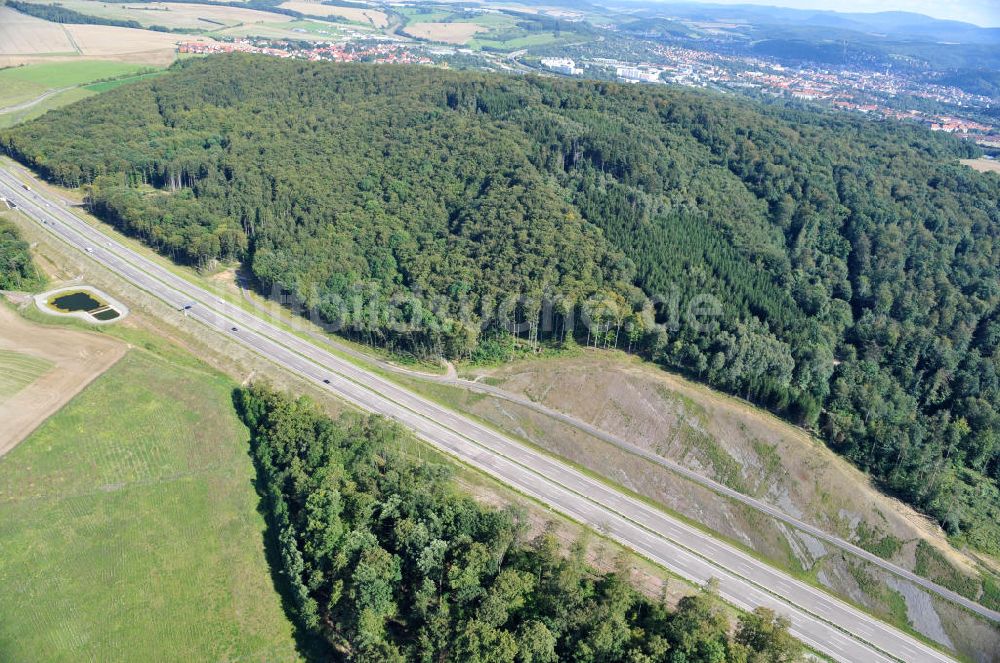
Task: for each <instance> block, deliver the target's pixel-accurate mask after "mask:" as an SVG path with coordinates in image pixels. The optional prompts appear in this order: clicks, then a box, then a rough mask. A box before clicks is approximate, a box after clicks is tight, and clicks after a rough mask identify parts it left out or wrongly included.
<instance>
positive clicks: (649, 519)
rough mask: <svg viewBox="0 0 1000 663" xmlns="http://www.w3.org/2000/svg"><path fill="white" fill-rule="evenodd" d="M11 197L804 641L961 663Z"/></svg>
mask: <svg viewBox="0 0 1000 663" xmlns="http://www.w3.org/2000/svg"><path fill="white" fill-rule="evenodd" d="M0 194H2V195H5V196H6V197H7V198H9V199H11V200H13V201H15V202H16V203H17V204H18V205H19V206H20V207H21V208H22V209H23V210H24V211H25V212H26V213H28V214H29V215H30V216H31V217H33V218H35V219H36V220H38V221H40V222H42V223H43V224H44V227H46V228H48V229H49V230H50V231H51V232H53V233H54V234H56V235H57V236H59V237H60V238H62V239H63V240H64V241H66V242H68V243H70V244H72V245H74V246H76V247H78V248H80V249H81V250H84V251H87V253H88V254H89V255H90V256H91V257H93V258H94V259H95V260H98V261H99V262H101V263H102V264H104V265H105V266H107V267H109V268H110V269H112V270H113V271H115V272H117V273H118V274H120V275H121V276H123V277H124V278H126V279H127V280H129V281H130V282H132V283H134V284H135V285H137V286H138V287H140V288H142V289H143V290H145V291H147V292H149V293H151V294H153V295H155V296H157V297H159V298H160V299H162V300H163V301H165V302H167V303H168V304H170V305H172V306H174V307H175V308H178V309H180V308H182V307H183V306H185V305H186V304H190V303H193V307H192V309H191V310H190V311H188V312H187V313H188V315H190V316H191V317H192V318H194V319H196V320H198V321H199V322H202V323H204V324H206V325H208V326H209V327H212V328H214V329H217V330H219V331H221V332H223V333H226V334H228V335H229V336H230V337H231V338H233V340H235V341H236V342H238V343H240V344H242V345H244V346H246V347H248V348H250V349H252V350H254V351H255V352H258V353H260V354H262V355H263V356H265V357H268V358H269V359H271V360H273V361H275V362H276V363H278V364H280V365H281V366H283V367H285V368H287V369H289V370H292V371H294V372H296V373H298V374H300V375H303V376H306V377H308V378H311V379H313V380H315V381H317V382H318V383H319V384H321V385H323V381H324V380H329V381H330V383H329V384H327V385H324V386H325V387H327V388H329V389H330V390H331V391H333V392H334V393H336V394H337V395H339V396H340V397H342V398H344V399H345V400H347V401H349V402H351V403H354V404H355V405H357V406H359V407H361V408H363V409H366V410H369V411H373V412H378V413H380V414H383V415H385V416H387V417H390V418H392V419H395V420H397V421H400V422H401V423H403V424H404V425H406V426H407V427H408V428H410V429H412V430H413V431H414V432H415V433H416V434H417V435H419V436H420V437H421V438H423V439H424V440H426V441H428V442H430V443H432V444H434V445H436V446H438V447H439V448H442V449H443V450H445V451H446V452H448V453H450V454H452V455H453V456H455V457H457V458H459V459H461V460H462V461H464V462H466V463H469V464H470V465H472V466H474V467H477V468H479V469H481V470H483V471H485V472H487V473H489V474H491V475H493V476H495V477H497V478H498V479H500V480H501V481H503V482H504V483H507V484H509V485H511V486H513V487H514V488H516V489H517V490H519V491H521V492H523V493H525V494H526V495H529V496H531V497H534V498H535V499H537V500H539V501H541V502H543V503H545V504H547V505H549V506H551V507H552V508H554V509H556V510H558V511H560V512H562V513H564V514H566V515H568V516H570V517H572V518H574V519H576V520H579V521H581V522H584V523H587V524H589V525H591V526H594V527H596V528H598V529H599V530H600V531H601V532H602V533H604V534H605V535H607V536H609V537H611V538H614V539H615V540H617V541H619V542H621V543H622V544H624V545H626V546H627V547H629V548H631V549H633V550H635V551H636V552H638V553H640V554H642V555H644V556H646V557H648V558H649V559H652V560H653V561H656V562H658V563H660V564H662V565H663V566H664V567H666V568H668V569H670V570H671V571H673V572H675V573H677V574H678V575H680V576H683V577H685V578H688V579H690V580H692V581H694V582H699V583H701V582H705V581H707V580H708V579H709V578H711V577H716V578H718V579H719V586H720V592H721V594H722V595H723V598H725V599H726V600H728V601H730V602H732V603H733V604H735V605H737V606H739V607H743V608H750V607H753V606H755V605H765V606H768V607H771V608H773V609H775V610H776V611H777V612H779V613H782V614H785V615H787V616H788V617H789V619H790V620H791V622H792V631H793V633H794V634H795V635H796V636H797V637H800V638H801V639H802V640H803V641H805V642H806V643H807V644H809V645H810V646H812V647H814V648H815V649H817V650H818V651H820V652H822V653H824V654H826V655H828V656H830V657H832V658H834V659H837V660H844V661H888V660H892V658H897V659H899V660H905V661H947V660H951V659H950V658H949V657H947V656H946V655H944V654H942V653H940V652H938V651H936V650H934V649H932V648H930V647H928V646H927V645H925V644H923V643H921V642H920V641H918V640H916V639H914V638H912V637H910V636H909V635H906V634H904V633H902V632H900V631H898V630H896V629H894V628H892V627H890V626H888V625H886V624H884V623H882V622H880V621H878V620H876V619H874V618H872V617H870V616H868V615H866V614H865V613H863V612H861V611H859V610H857V609H855V608H853V607H852V606H850V605H847V604H846V603H844V602H842V601H839V600H838V599H836V598H834V597H831V596H829V595H828V594H826V593H824V592H822V591H820V590H818V589H816V588H814V587H811V586H809V585H807V584H805V583H801V582H799V581H797V580H795V579H793V578H791V577H789V576H788V575H786V574H784V573H781V572H780V571H777V570H776V569H773V568H772V567H770V566H768V565H767V564H765V563H762V562H760V561H759V560H756V559H755V558H753V557H751V556H750V555H748V554H746V553H744V552H742V551H740V550H738V549H736V548H734V547H732V546H729V545H728V544H725V543H722V542H719V541H717V540H715V539H714V538H712V537H711V536H709V535H707V534H705V533H704V532H701V531H700V530H697V529H696V528H693V527H691V526H689V525H686V524H685V523H683V522H681V521H678V520H676V519H674V518H672V517H670V516H669V515H667V514H665V513H663V512H661V511H659V510H657V509H654V508H652V507H650V506H649V505H647V504H645V503H644V502H642V501H640V500H638V499H635V498H632V497H630V496H628V495H626V494H623V493H621V492H620V491H617V490H615V489H614V488H612V487H610V486H608V485H606V484H604V483H602V482H600V481H597V480H595V479H593V478H591V477H588V476H586V475H584V474H581V473H580V472H578V471H576V470H575V469H573V468H571V467H569V466H567V465H565V464H564V463H561V462H559V461H558V460H556V459H554V458H551V457H549V456H547V455H544V454H542V453H540V452H538V451H535V450H533V449H530V448H528V447H526V446H524V445H522V444H520V443H518V442H516V441H514V440H512V439H510V438H507V437H506V436H503V435H501V434H499V433H497V432H495V431H492V430H490V429H486V428H484V427H482V426H480V425H479V424H477V423H476V422H474V421H471V420H469V419H466V418H464V417H461V416H459V415H456V414H455V413H453V412H450V411H448V410H445V409H444V408H442V407H440V406H438V405H436V404H434V403H432V402H430V401H427V400H426V399H423V398H421V397H419V396H417V395H415V394H412V393H411V392H408V391H407V390H405V389H402V388H400V387H398V386H397V385H395V384H393V383H390V382H388V381H386V380H384V379H382V378H380V377H379V376H377V375H372V374H370V373H367V372H366V371H364V370H362V369H360V368H358V367H357V366H355V365H354V364H352V363H350V362H347V361H345V360H343V359H340V358H339V357H336V356H335V355H332V354H330V353H328V352H325V351H323V350H322V349H320V348H318V347H316V346H315V345H313V344H311V343H308V342H307V341H304V340H303V339H301V338H299V337H297V336H295V335H293V334H291V333H289V332H286V331H284V330H283V329H281V328H279V327H276V326H274V325H271V324H270V323H267V322H265V321H263V320H261V319H260V318H258V317H257V316H255V315H253V314H251V313H248V312H246V311H244V310H243V309H241V308H238V307H235V306H230V305H228V304H224V303H220V302H219V300H217V299H216V298H215V296H214V295H212V294H211V293H208V292H207V291H204V290H202V289H200V288H198V287H197V286H194V285H192V284H191V283H189V282H187V281H186V280H184V279H182V278H180V277H178V276H176V275H175V274H173V273H171V272H170V271H168V270H166V269H164V268H163V267H160V266H159V265H157V264H156V263H154V262H152V261H150V260H147V259H146V258H144V257H143V256H141V255H140V254H138V253H136V252H134V251H131V250H130V249H128V248H127V247H125V246H122V245H120V244H118V243H116V242H113V241H112V240H109V239H108V238H107V237H106V236H105V235H103V234H102V233H100V232H99V231H97V230H96V229H94V228H91V227H90V226H88V225H87V224H85V223H84V222H83V221H81V220H80V219H79V218H77V217H76V216H75V215H73V214H72V213H70V212H69V211H67V210H66V209H64V208H62V207H60V206H59V205H57V204H53V203H51V202H48V201H46V200H44V199H43V198H42V197H41V196H39V195H38V194H37V193H36V192H34V191H31V192H29V191H24V190H23V189H21V188H20V185H19V183H18V182H17V181H16V179H14V178H13V177H11V175H10V174H9V173H6V172H3V173H2V174H0ZM88 249H89V250H88ZM234 328H235V330H236V331H233V329H234ZM887 653H888V654H891V656H890V655H887Z"/></svg>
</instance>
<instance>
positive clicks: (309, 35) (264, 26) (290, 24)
mask: <svg viewBox="0 0 1000 663" xmlns="http://www.w3.org/2000/svg"><path fill="white" fill-rule="evenodd" d="M344 27H346V26H344ZM344 27H338V26H337V25H336V24H335V23H327V22H323V21H311V20H309V19H304V20H295V21H286V22H281V23H277V22H275V23H254V24H253V25H238V26H236V27H233V28H226V29H224V30H219V31H218V32H215V33H214V34H216V35H218V36H220V37H222V36H225V37H264V38H268V39H297V40H299V41H334V40H338V39H341V38H343V37H344V34H345V33H344Z"/></svg>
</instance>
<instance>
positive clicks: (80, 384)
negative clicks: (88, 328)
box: [0, 305, 126, 456]
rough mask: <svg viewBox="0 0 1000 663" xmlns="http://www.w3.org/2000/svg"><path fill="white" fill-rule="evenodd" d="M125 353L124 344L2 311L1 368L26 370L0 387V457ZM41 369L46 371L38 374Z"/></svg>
mask: <svg viewBox="0 0 1000 663" xmlns="http://www.w3.org/2000/svg"><path fill="white" fill-rule="evenodd" d="M125 350H126V346H125V344H124V343H122V342H120V341H117V340H115V339H113V338H109V337H107V336H103V335H101V334H90V333H86V332H81V331H73V330H69V329H61V328H58V327H45V326H42V325H36V324H32V323H30V322H27V321H26V320H23V319H22V318H21V317H20V316H18V315H17V313H15V312H14V311H12V310H11V309H10V308H9V307H8V306H5V305H0V367H3V366H6V365H7V364H8V363H11V364H13V363H17V364H18V365H19V366H20V367H21V368H22V369H24V370H21V371H19V375H20V377H18V378H17V379H16V380H13V381H10V382H9V383H8V382H7V381H8V380H9V377H8V376H5V377H4V381H2V382H0V394H2V393H3V392H5V391H6V392H7V397H6V398H2V397H0V421H3V422H4V425H3V426H2V427H0V456H2V455H3V454H5V453H7V452H8V451H10V450H11V449H12V448H14V446H15V445H16V444H17V443H18V442H20V441H21V440H23V439H24V438H25V437H26V436H27V435H28V434H30V433H31V431H33V430H35V428H37V427H38V426H39V425H40V424H41V423H42V422H43V421H45V420H46V419H47V418H48V417H50V416H51V415H52V414H54V413H55V412H56V411H58V410H59V409H60V408H61V407H62V406H63V405H65V404H66V403H67V402H68V401H69V400H70V399H71V398H73V396H75V395H76V394H77V393H79V392H80V390H81V389H83V388H84V387H86V386H87V385H88V384H90V382H91V381H92V380H93V379H94V378H96V377H97V376H99V375H100V374H101V373H103V372H104V371H106V370H107V369H108V368H109V367H111V366H112V365H114V363H115V362H117V361H118V360H119V359H120V358H121V357H122V355H123V354H125ZM14 353H16V355H15V354H14ZM4 357H7V359H6V360H5V359H4ZM43 366H49V368H48V370H45V371H42V370H41V368H42V367H43ZM33 372H34V376H33V377H32V373H33ZM5 384H7V386H6V387H5V386H4V385H5ZM18 385H20V386H18Z"/></svg>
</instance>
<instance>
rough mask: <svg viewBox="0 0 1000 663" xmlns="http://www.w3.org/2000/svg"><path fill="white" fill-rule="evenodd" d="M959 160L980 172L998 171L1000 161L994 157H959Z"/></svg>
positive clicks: (999, 169) (999, 170)
mask: <svg viewBox="0 0 1000 663" xmlns="http://www.w3.org/2000/svg"><path fill="white" fill-rule="evenodd" d="M961 162H962V163H963V164H965V165H966V166H968V167H969V168H972V169H973V170H976V171H979V172H980V173H1000V161H997V160H996V159H983V158H979V159H961Z"/></svg>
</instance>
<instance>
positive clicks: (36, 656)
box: [0, 350, 299, 663]
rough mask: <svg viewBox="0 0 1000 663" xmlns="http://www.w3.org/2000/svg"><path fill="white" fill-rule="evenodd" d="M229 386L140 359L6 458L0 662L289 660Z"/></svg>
mask: <svg viewBox="0 0 1000 663" xmlns="http://www.w3.org/2000/svg"><path fill="white" fill-rule="evenodd" d="M233 386H234V385H233V383H232V382H230V381H229V380H228V379H227V378H225V377H222V376H219V375H217V374H215V373H212V372H210V371H208V370H207V369H205V368H203V367H202V366H201V365H200V364H195V363H194V361H193V360H187V361H185V360H180V361H178V360H177V358H171V359H170V360H169V361H168V360H167V359H166V358H164V357H163V356H160V355H158V354H154V353H152V352H149V351H146V350H132V351H131V352H130V353H129V354H128V355H126V356H125V357H124V358H123V359H122V360H121V361H120V362H119V363H118V364H117V365H116V366H115V367H114V368H112V369H111V370H110V371H108V372H107V373H106V374H105V375H103V376H102V377H101V378H99V379H98V380H97V381H95V382H94V383H93V384H92V385H91V386H90V387H89V388H87V389H86V390H85V391H84V392H82V393H81V394H80V395H79V396H78V397H77V398H76V399H74V400H73V401H72V402H71V403H70V404H69V405H68V406H66V407H65V408H64V409H62V410H61V411H60V412H59V413H58V414H57V415H55V416H54V417H52V418H51V419H49V420H48V421H47V422H46V423H45V424H44V425H43V426H42V427H41V428H40V429H39V430H38V431H36V432H35V433H34V434H33V435H31V436H30V437H29V438H28V439H26V440H25V441H24V442H23V443H22V444H20V445H19V446H18V447H17V448H15V449H14V450H13V451H12V452H11V453H9V454H7V456H5V457H3V458H0V550H2V554H0V596H3V600H2V601H0V658H2V660H4V661H5V662H7V663H19V662H21V661H24V662H34V661H38V660H46V661H126V660H130V661H152V660H163V661H167V660H169V661H209V660H211V661H237V660H242V661H293V660H298V659H299V656H298V655H297V653H296V646H295V641H294V638H293V627H292V626H291V624H290V622H289V621H288V619H287V618H286V616H285V612H284V610H283V608H282V602H281V598H280V596H279V594H278V593H277V592H276V590H275V588H274V584H273V581H272V577H271V574H270V570H269V567H268V565H267V562H266V557H265V546H264V538H263V532H264V527H265V525H264V520H263V518H262V516H261V515H260V514H259V513H258V511H257V506H258V497H257V495H256V492H255V490H254V488H253V485H252V480H253V477H254V469H253V466H252V463H251V461H250V458H249V456H248V449H247V438H248V433H247V431H246V429H245V428H244V427H243V425H242V424H241V423H240V421H239V420H238V418H237V416H236V413H235V412H234V410H233V406H232V402H231V390H232V388H233Z"/></svg>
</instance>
